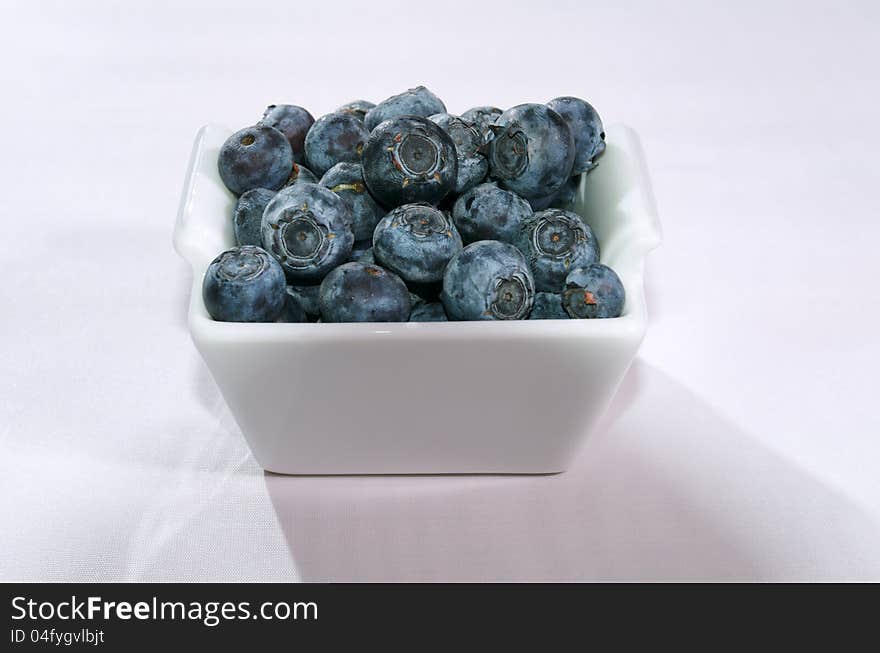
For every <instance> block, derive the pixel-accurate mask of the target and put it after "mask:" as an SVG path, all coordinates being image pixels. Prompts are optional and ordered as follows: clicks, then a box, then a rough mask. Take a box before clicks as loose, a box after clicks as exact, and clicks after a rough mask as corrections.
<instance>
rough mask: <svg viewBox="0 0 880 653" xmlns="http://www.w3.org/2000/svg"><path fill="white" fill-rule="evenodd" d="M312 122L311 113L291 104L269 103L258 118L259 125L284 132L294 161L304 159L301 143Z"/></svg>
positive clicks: (300, 161)
mask: <svg viewBox="0 0 880 653" xmlns="http://www.w3.org/2000/svg"><path fill="white" fill-rule="evenodd" d="M314 123H315V119H314V118H313V117H312V114H310V113H309V112H308V111H306V110H305V109H303V108H302V107H298V106H296V105H293V104H270V105H269V106H268V107H267V108H266V111H265V113H263V119H262V120H260V124H261V125H266V126H267V127H274V128H275V129H277V130H278V131H280V132H281V133H282V134H284V137H285V138H286V139H287V142H288V143H290V147H291V149H292V150H293V160H294V161H295V162H296V163H302V162H304V161H305V153H304V151H303V143H304V141H305V139H306V134H307V133H308V131H309V129H310V128H311V126H312V125H313V124H314Z"/></svg>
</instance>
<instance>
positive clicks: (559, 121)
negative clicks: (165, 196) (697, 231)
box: [203, 86, 624, 322]
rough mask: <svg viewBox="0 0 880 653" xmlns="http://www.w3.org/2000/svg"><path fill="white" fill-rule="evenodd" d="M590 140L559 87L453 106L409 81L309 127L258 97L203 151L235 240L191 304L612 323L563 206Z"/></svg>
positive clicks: (260, 313) (598, 130) (226, 313)
mask: <svg viewBox="0 0 880 653" xmlns="http://www.w3.org/2000/svg"><path fill="white" fill-rule="evenodd" d="M604 150H605V133H604V132H603V130H602V122H601V120H600V119H599V115H598V114H597V113H596V111H595V110H594V109H593V107H591V106H590V105H589V104H588V103H587V102H585V101H583V100H580V99H578V98H573V97H560V98H556V99H555V100H552V101H550V102H548V103H547V104H546V105H544V104H520V105H518V106H515V107H513V108H511V109H508V110H507V111H502V110H501V109H496V108H495V107H490V106H484V107H476V108H473V109H470V110H468V111H466V112H464V113H463V114H462V115H461V116H455V115H452V114H449V113H447V112H446V107H445V105H444V104H443V102H441V101H440V99H439V98H438V97H437V96H436V95H434V94H433V93H431V91H429V90H428V89H427V88H425V87H423V86H419V87H417V88H414V89H410V90H408V91H406V92H404V93H401V94H400V95H395V96H393V97H390V98H388V99H387V100H385V101H384V102H381V103H379V104H378V105H374V104H372V103H370V102H366V101H363V100H359V101H355V102H351V103H349V104H346V105H345V106H342V107H340V108H339V109H337V110H336V111H335V112H333V113H330V114H327V115H325V116H323V117H321V118H319V119H318V120H315V119H314V118H313V117H312V116H311V114H310V113H309V112H308V111H306V110H305V109H303V108H302V107H298V106H293V105H272V106H270V107H269V108H268V109H267V110H266V112H265V114H264V115H263V118H262V120H260V122H259V123H257V124H256V125H254V126H253V127H246V128H244V129H242V130H240V131H238V132H236V133H234V134H233V135H232V136H230V137H229V138H228V139H227V141H226V142H225V143H224V144H223V146H222V148H221V149H220V154H219V158H218V167H219V172H220V177H221V179H222V180H223V183H224V184H225V185H226V187H227V188H229V190H230V191H232V192H233V193H234V194H235V195H236V196H237V197H238V200H237V202H236V204H235V209H234V211H233V216H232V220H233V228H234V231H235V238H236V240H237V242H238V246H237V247H234V248H232V249H229V250H227V251H225V252H223V253H222V254H220V255H219V256H218V257H217V258H216V259H214V261H213V262H212V263H211V265H210V267H209V268H208V270H207V272H206V273H205V278H204V284H203V296H204V300H205V305H206V307H207V308H208V311H209V313H210V314H211V316H212V317H213V318H214V319H215V320H222V321H231V322H274V321H276V320H281V321H286V322H307V321H316V320H321V321H324V322H403V321H407V320H409V321H445V320H519V319H567V318H569V317H574V318H607V317H617V316H619V315H620V313H621V311H622V309H623V304H624V290H623V286H622V284H621V282H620V279H619V278H618V276H617V274H615V273H614V271H613V270H611V269H610V268H608V267H606V266H605V265H602V264H601V263H599V244H598V243H597V242H596V237H595V236H594V235H593V231H592V229H590V226H589V225H587V224H586V223H584V221H583V220H582V219H581V218H580V216H578V215H577V214H576V213H573V212H572V211H569V210H566V208H565V207H566V206H568V205H569V204H571V202H572V201H573V199H574V195H575V192H576V189H577V186H578V182H579V180H580V176H581V175H582V174H586V173H588V172H590V170H592V169H593V168H594V167H595V166H596V165H597V159H598V157H599V156H600V155H601V154H602V153H603V152H604Z"/></svg>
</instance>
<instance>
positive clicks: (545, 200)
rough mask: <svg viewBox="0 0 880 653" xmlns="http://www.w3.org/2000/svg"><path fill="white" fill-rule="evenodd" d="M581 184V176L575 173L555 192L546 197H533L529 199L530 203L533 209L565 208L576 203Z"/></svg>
mask: <svg viewBox="0 0 880 653" xmlns="http://www.w3.org/2000/svg"><path fill="white" fill-rule="evenodd" d="M580 185H581V176H580V175H574V176H572V177H569V179H568V181H566V182H565V183H564V184H562V186H560V187H559V188H558V189H557V190H556V191H555V192H553V193H550V194H549V195H546V196H544V197H533V198H532V199H530V200H529V205H530V206H531V207H532V210H533V211H543V210H544V209H546V208H550V207H553V208H557V209H564V208H566V207H569V206H571V205H572V204H573V203H574V200H575V197H577V192H578V188H580Z"/></svg>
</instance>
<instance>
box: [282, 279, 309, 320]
mask: <svg viewBox="0 0 880 653" xmlns="http://www.w3.org/2000/svg"><path fill="white" fill-rule="evenodd" d="M281 321H282V322H309V321H310V320H309V315H308V313H306V311H305V309H304V308H303V305H302V303H301V302H300V298H299V295H298V294H297V293H296V291H295V290H294V288H293V286H287V292H286V293H285V297H284V310H282V311H281Z"/></svg>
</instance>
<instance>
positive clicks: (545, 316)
mask: <svg viewBox="0 0 880 653" xmlns="http://www.w3.org/2000/svg"><path fill="white" fill-rule="evenodd" d="M569 317H570V316H569V314H568V313H566V312H565V309H564V308H563V307H562V295H558V294H556V293H553V292H539V293H537V294H535V305H534V306H532V312H531V313H530V314H529V319H530V320H567V319H568V318H569Z"/></svg>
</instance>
